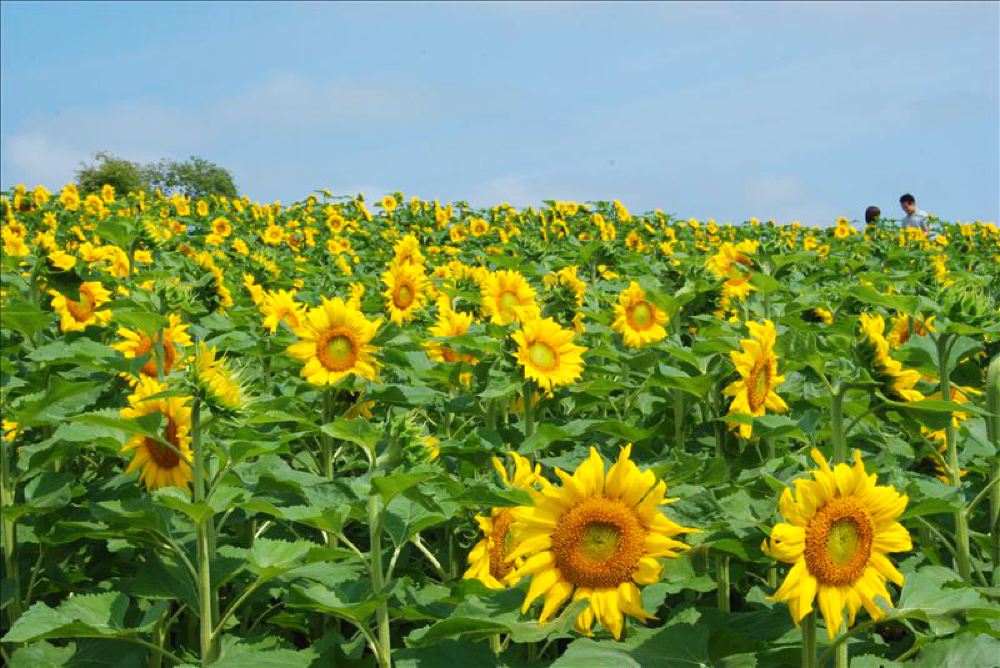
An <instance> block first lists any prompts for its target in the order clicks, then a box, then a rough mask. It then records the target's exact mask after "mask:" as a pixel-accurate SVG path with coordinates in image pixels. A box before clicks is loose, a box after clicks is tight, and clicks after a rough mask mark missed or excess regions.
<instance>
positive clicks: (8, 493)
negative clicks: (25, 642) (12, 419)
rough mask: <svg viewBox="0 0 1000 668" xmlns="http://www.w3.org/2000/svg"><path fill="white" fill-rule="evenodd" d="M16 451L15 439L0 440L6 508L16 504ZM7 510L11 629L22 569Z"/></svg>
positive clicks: (0, 500)
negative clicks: (13, 462) (12, 591)
mask: <svg viewBox="0 0 1000 668" xmlns="http://www.w3.org/2000/svg"><path fill="white" fill-rule="evenodd" d="M13 452H14V439H13V437H12V438H11V440H10V441H0V505H2V506H3V508H4V510H6V509H7V508H9V507H11V506H13V505H14V497H15V494H16V490H15V489H14V479H13V476H12V475H11V456H12V455H13ZM10 517H11V516H10V515H8V514H7V513H6V512H5V513H4V515H3V568H4V577H5V578H9V579H10V581H11V589H13V590H14V596H13V597H11V599H10V604H9V607H8V608H7V620H8V625H7V628H8V629H9V628H10V627H11V626H13V625H14V622H15V621H17V618H18V617H20V616H21V571H20V568H19V565H18V561H17V524H15V522H14V520H13V519H10Z"/></svg>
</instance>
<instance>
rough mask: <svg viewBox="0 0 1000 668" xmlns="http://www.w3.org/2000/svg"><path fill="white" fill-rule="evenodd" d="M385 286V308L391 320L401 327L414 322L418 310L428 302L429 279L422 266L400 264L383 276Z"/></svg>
mask: <svg viewBox="0 0 1000 668" xmlns="http://www.w3.org/2000/svg"><path fill="white" fill-rule="evenodd" d="M382 282H383V283H384V284H385V291H384V292H383V293H382V296H383V297H385V307H386V309H387V310H388V311H389V318H390V319H391V320H392V321H393V322H394V323H396V324H397V325H401V324H403V323H404V322H409V321H410V320H413V316H414V315H415V314H416V311H417V309H419V308H420V307H422V306H423V305H424V302H426V301H427V277H426V276H424V270H423V267H422V266H421V265H414V264H400V265H397V266H393V267H390V268H389V269H387V270H386V271H385V273H383V274H382Z"/></svg>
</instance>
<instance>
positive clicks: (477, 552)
mask: <svg viewBox="0 0 1000 668" xmlns="http://www.w3.org/2000/svg"><path fill="white" fill-rule="evenodd" d="M507 454H508V455H509V456H510V457H511V459H513V460H514V474H513V475H510V476H508V474H507V468H506V467H505V466H504V464H503V461H502V460H501V459H500V458H499V457H494V458H493V468H495V469H496V470H497V473H499V474H500V478H501V479H502V480H503V484H504V486H506V487H507V488H508V489H523V490H528V489H533V488H534V486H535V485H537V484H545V481H544V480H543V478H542V467H541V465H540V464H535V466H534V468H532V466H531V462H529V461H528V459H527V458H526V457H522V456H521V455H519V454H517V453H516V452H509V453H507ZM512 519H513V517H512V515H511V509H510V508H493V509H492V510H490V516H489V517H484V516H482V515H477V516H476V523H477V524H479V528H480V529H481V530H482V532H483V538H482V540H480V541H479V542H478V543H476V545H475V547H473V548H472V550H471V551H470V552H469V557H468V559H469V568H468V570H466V571H465V574H464V575H463V576H462V577H463V578H464V579H466V580H473V579H475V580H479V581H480V582H482V583H483V584H484V585H486V586H487V587H489V588H490V589H503V588H504V587H506V586H513V585H515V584H517V581H518V580H519V579H520V578H516V579H513V580H510V579H508V577H509V576H510V574H511V571H513V570H514V569H515V568H517V567H519V566H520V565H521V564H523V562H524V559H518V560H515V562H514V563H509V562H508V561H507V555H508V553H509V552H510V548H511V546H512V545H513V544H514V541H513V537H514V534H513V532H512V531H511V521H512Z"/></svg>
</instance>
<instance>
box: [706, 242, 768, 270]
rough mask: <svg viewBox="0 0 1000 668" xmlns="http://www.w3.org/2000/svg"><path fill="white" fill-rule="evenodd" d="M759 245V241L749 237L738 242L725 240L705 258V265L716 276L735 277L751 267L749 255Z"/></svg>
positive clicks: (754, 251) (751, 262)
mask: <svg viewBox="0 0 1000 668" xmlns="http://www.w3.org/2000/svg"><path fill="white" fill-rule="evenodd" d="M759 245H760V243H759V242H757V241H753V240H750V239H748V240H746V241H741V242H740V243H738V244H734V243H732V242H729V241H725V242H723V243H722V244H721V245H720V246H719V250H718V251H717V252H716V254H715V255H712V256H710V257H708V258H707V259H706V260H705V266H706V267H707V268H708V269H709V270H710V271H711V272H712V273H713V274H715V277H716V278H720V279H722V278H724V279H731V278H736V277H737V276H738V275H739V274H742V273H743V272H744V271H747V270H749V269H751V268H752V267H753V260H752V259H750V256H751V255H753V254H754V253H756V252H757V247H758V246H759Z"/></svg>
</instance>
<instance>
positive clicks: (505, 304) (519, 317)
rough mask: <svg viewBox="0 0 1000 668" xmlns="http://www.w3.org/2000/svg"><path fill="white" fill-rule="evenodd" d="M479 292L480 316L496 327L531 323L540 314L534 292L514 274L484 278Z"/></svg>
mask: <svg viewBox="0 0 1000 668" xmlns="http://www.w3.org/2000/svg"><path fill="white" fill-rule="evenodd" d="M479 291H480V296H481V297H482V300H483V315H485V316H487V317H489V319H490V322H493V323H496V324H498V325H506V324H507V323H510V322H524V321H527V320H534V319H537V318H538V317H539V315H540V314H541V311H540V310H539V308H538V304H537V303H535V290H534V289H533V288H532V287H531V286H530V285H528V281H526V280H525V278H524V276H522V275H521V274H519V273H518V272H516V271H512V270H502V271H496V272H493V273H491V274H489V275H487V276H486V277H485V278H484V280H483V281H482V283H481V284H480V287H479Z"/></svg>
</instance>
